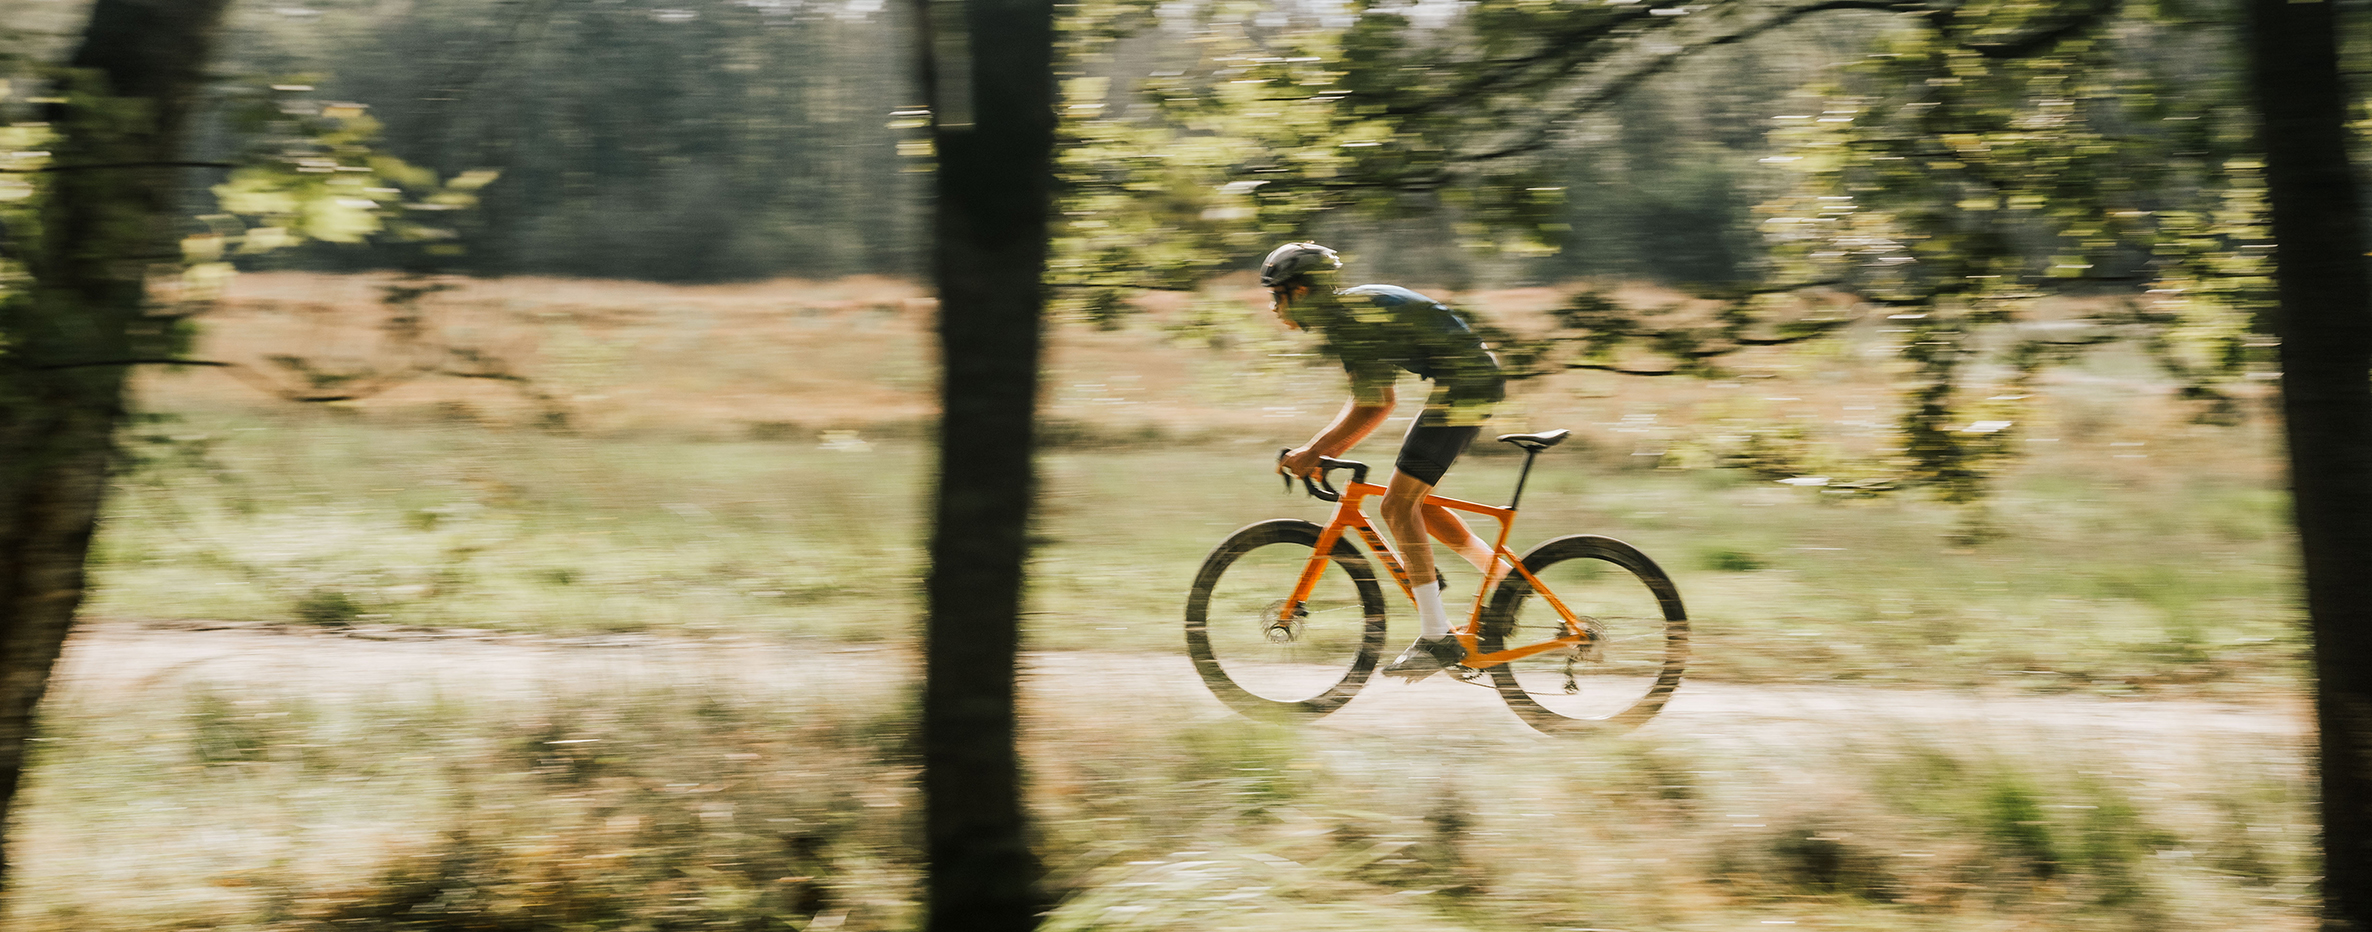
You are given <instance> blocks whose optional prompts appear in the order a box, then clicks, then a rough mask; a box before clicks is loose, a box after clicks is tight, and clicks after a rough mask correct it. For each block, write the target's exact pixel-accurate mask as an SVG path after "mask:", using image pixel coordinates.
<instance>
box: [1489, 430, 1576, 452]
mask: <svg viewBox="0 0 2372 932" xmlns="http://www.w3.org/2000/svg"><path fill="white" fill-rule="evenodd" d="M1571 436H1573V432H1572V431H1569V430H1544V431H1541V432H1539V433H1537V434H1500V435H1499V442H1501V443H1512V444H1515V445H1516V446H1519V447H1523V448H1524V449H1526V450H1530V451H1532V452H1534V453H1538V452H1540V451H1542V450H1546V449H1548V448H1550V447H1553V446H1556V445H1557V444H1560V443H1564V442H1565V438H1567V437H1571Z"/></svg>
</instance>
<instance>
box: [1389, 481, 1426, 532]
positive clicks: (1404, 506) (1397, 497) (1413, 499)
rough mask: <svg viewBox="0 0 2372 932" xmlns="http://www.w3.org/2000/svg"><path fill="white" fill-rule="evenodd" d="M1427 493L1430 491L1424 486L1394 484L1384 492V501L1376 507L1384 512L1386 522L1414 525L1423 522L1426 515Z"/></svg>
mask: <svg viewBox="0 0 2372 932" xmlns="http://www.w3.org/2000/svg"><path fill="white" fill-rule="evenodd" d="M1427 491H1429V490H1428V488H1427V487H1425V486H1422V485H1418V484H1414V483H1401V482H1394V483H1392V487H1391V488H1390V489H1387V490H1386V491H1385V492H1384V499H1383V501H1381V502H1379V503H1377V506H1376V507H1377V509H1378V510H1380V511H1382V512H1383V514H1384V517H1385V519H1386V520H1392V521H1407V522H1410V523H1414V522H1416V521H1419V520H1421V519H1422V517H1423V515H1424V508H1423V506H1424V504H1425V494H1426V492H1427Z"/></svg>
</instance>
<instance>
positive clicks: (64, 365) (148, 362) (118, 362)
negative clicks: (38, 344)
mask: <svg viewBox="0 0 2372 932" xmlns="http://www.w3.org/2000/svg"><path fill="white" fill-rule="evenodd" d="M238 365H239V364H238V363H235V362H218V361H215V360H212V359H100V360H93V361H90V362H61V363H52V364H50V365H46V366H34V367H33V368H35V369H38V370H41V371H44V372H55V371H57V370H59V369H92V368H97V367H100V366H217V367H221V368H226V369H228V368H235V367H237V366H238Z"/></svg>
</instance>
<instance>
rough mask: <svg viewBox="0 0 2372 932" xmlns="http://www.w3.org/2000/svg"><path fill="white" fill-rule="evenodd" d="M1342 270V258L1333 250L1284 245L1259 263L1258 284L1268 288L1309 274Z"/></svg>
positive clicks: (1312, 245)
mask: <svg viewBox="0 0 2372 932" xmlns="http://www.w3.org/2000/svg"><path fill="white" fill-rule="evenodd" d="M1339 268H1342V257H1341V256H1338V255H1335V254H1334V250H1331V249H1328V248H1326V247H1324V246H1320V245H1318V244H1316V243H1286V244H1285V245H1282V246H1279V247H1277V248H1275V249H1272V250H1270V251H1269V253H1268V258H1266V259H1263V260H1261V261H1260V284H1262V285H1265V286H1267V287H1270V288H1274V287H1277V286H1278V285H1282V284H1284V283H1286V282H1289V281H1292V280H1293V279H1295V278H1298V277H1300V276H1301V275H1303V274H1306V273H1309V272H1332V271H1334V270H1335V269H1339Z"/></svg>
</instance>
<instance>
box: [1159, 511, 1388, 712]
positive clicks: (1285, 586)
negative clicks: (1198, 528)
mask: <svg viewBox="0 0 2372 932" xmlns="http://www.w3.org/2000/svg"><path fill="white" fill-rule="evenodd" d="M1319 531H1320V528H1319V527H1318V526H1317V525H1315V524H1312V523H1310V522H1308V521H1301V520H1296V519H1290V518H1280V519H1277V520H1274V521H1263V522H1260V523H1258V524H1254V525H1250V526H1248V527H1245V528H1243V529H1242V530H1239V531H1236V532H1235V533H1234V534H1233V535H1230V536H1229V537H1228V538H1227V540H1226V541H1225V542H1224V543H1221V544H1220V545H1219V547H1218V549H1216V550H1213V551H1211V556H1210V558H1209V559H1206V560H1204V561H1203V564H1202V572H1200V573H1198V574H1196V576H1195V578H1194V589H1193V591H1192V592H1191V593H1189V594H1188V595H1187V597H1186V652H1187V654H1188V655H1189V656H1192V657H1193V658H1194V669H1195V672H1197V673H1199V674H1201V675H1202V681H1203V683H1204V685H1207V686H1209V687H1210V689H1211V692H1212V693H1213V694H1214V695H1217V696H1218V697H1219V699H1220V701H1222V702H1225V703H1227V705H1228V706H1229V707H1231V708H1233V709H1235V710H1236V711H1238V712H1241V713H1243V714H1245V715H1249V716H1252V717H1255V718H1264V719H1272V720H1274V719H1300V718H1314V717H1316V716H1320V715H1324V714H1326V713H1328V712H1332V711H1334V710H1335V709H1338V708H1341V707H1342V705H1343V703H1346V702H1349V701H1351V697H1352V696H1354V695H1357V694H1358V692H1359V687H1361V686H1364V685H1366V683H1367V677H1368V675H1369V674H1371V673H1373V672H1375V664H1376V657H1377V655H1378V654H1380V653H1381V652H1382V650H1383V645H1384V594H1383V590H1382V589H1381V588H1379V587H1378V586H1377V585H1376V581H1375V573H1374V571H1373V570H1371V569H1370V568H1369V567H1368V563H1367V558H1366V557H1364V556H1361V555H1360V553H1359V549H1358V548H1357V547H1354V546H1352V545H1351V542H1350V541H1348V540H1342V539H1337V540H1336V541H1335V544H1334V552H1333V554H1332V555H1331V558H1330V559H1329V560H1328V561H1327V562H1326V564H1325V570H1324V573H1323V574H1322V575H1321V576H1319V577H1318V583H1317V588H1315V589H1313V590H1311V592H1310V597H1309V598H1308V599H1307V600H1305V601H1304V602H1303V603H1302V605H1301V608H1300V610H1299V611H1297V612H1295V613H1294V614H1293V616H1292V617H1291V618H1290V619H1282V618H1280V615H1282V614H1283V609H1284V606H1285V602H1286V600H1287V599H1288V598H1289V597H1291V596H1292V594H1293V585H1294V583H1295V582H1296V581H1298V580H1299V579H1300V578H1301V572H1302V568H1303V567H1305V566H1307V565H1308V564H1309V561H1310V554H1311V552H1312V551H1313V550H1315V549H1316V547H1317V546H1318V532H1319Z"/></svg>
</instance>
